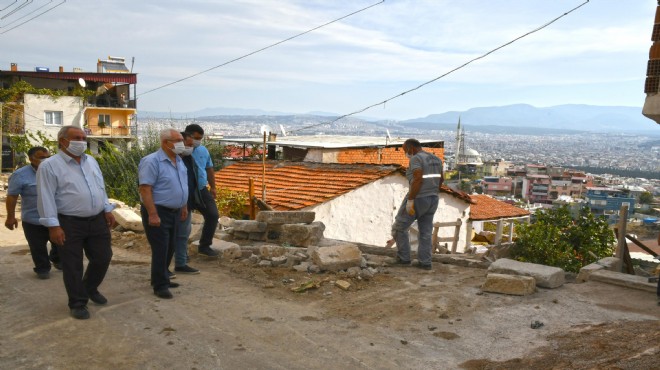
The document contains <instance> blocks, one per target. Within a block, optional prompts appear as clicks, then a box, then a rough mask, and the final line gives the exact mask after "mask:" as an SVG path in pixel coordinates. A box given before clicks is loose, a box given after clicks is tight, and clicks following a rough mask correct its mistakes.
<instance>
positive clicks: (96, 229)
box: [37, 126, 115, 319]
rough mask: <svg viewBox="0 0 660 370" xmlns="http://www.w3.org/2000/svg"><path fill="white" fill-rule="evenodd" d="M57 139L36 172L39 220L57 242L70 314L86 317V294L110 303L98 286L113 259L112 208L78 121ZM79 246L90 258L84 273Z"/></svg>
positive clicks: (99, 302)
mask: <svg viewBox="0 0 660 370" xmlns="http://www.w3.org/2000/svg"><path fill="white" fill-rule="evenodd" d="M57 141H58V145H59V148H60V150H59V152H58V153H57V154H56V155H54V156H52V157H50V158H48V159H46V160H45V161H43V162H42V163H41V165H39V170H38V171H37V204H38V208H39V216H40V217H41V218H40V219H39V222H40V223H41V224H42V225H44V226H46V227H47V228H48V234H49V237H50V240H51V242H53V243H55V244H57V245H58V246H60V248H59V253H60V260H61V265H62V272H63V275H64V286H65V287H66V292H67V294H68V296H69V308H70V309H71V315H72V316H73V317H74V318H76V319H88V318H89V311H88V310H87V301H88V299H91V300H92V302H94V303H96V304H106V303H107V302H108V300H107V299H106V298H105V297H104V296H103V295H102V294H101V293H99V291H98V287H99V285H101V283H102V282H103V279H104V278H105V273H106V272H107V271H108V266H109V265H110V259H111V258H112V249H111V245H110V229H111V228H112V227H114V226H115V218H114V216H113V215H112V209H113V208H114V207H113V205H111V204H110V203H109V202H108V196H107V194H106V192H105V183H104V181H103V174H102V173H101V169H100V168H99V165H98V163H97V162H96V160H95V159H94V158H93V157H92V156H89V155H86V154H85V153H84V152H85V149H87V136H86V135H85V132H84V131H83V130H82V129H81V128H79V127H76V126H64V127H62V128H61V129H60V131H59V133H58V134H57ZM83 251H84V253H85V255H86V256H87V259H88V260H89V263H88V265H87V270H85V271H84V274H83Z"/></svg>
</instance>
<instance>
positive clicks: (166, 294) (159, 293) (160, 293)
mask: <svg viewBox="0 0 660 370" xmlns="http://www.w3.org/2000/svg"><path fill="white" fill-rule="evenodd" d="M154 294H155V295H156V297H158V298H162V299H172V298H174V296H173V295H172V293H171V292H170V290H169V289H167V288H163V289H159V290H154Z"/></svg>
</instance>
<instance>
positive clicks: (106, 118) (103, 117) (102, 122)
mask: <svg viewBox="0 0 660 370" xmlns="http://www.w3.org/2000/svg"><path fill="white" fill-rule="evenodd" d="M99 126H100V127H105V126H110V115H109V114H99Z"/></svg>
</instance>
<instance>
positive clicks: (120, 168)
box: [96, 131, 160, 206]
mask: <svg viewBox="0 0 660 370" xmlns="http://www.w3.org/2000/svg"><path fill="white" fill-rule="evenodd" d="M158 149H160V139H159V136H158V133H157V132H155V131H148V132H147V133H146V135H144V136H143V139H142V142H141V143H140V144H139V145H138V144H135V143H133V145H131V146H130V147H129V146H128V145H126V144H125V143H124V144H121V145H120V146H119V147H116V146H114V145H106V146H105V147H103V149H100V150H99V155H98V156H97V157H96V160H97V162H98V163H99V167H101V172H103V179H104V180H105V190H106V192H107V194H108V197H109V198H113V199H117V200H120V201H122V202H124V203H126V204H128V205H130V206H133V205H135V204H137V203H139V202H140V193H139V191H138V165H139V164H140V159H142V157H144V156H146V155H147V154H150V153H153V152H155V151H157V150H158Z"/></svg>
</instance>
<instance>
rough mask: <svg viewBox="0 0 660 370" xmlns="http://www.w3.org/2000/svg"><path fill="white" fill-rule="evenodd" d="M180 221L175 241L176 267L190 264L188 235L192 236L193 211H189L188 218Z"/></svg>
mask: <svg viewBox="0 0 660 370" xmlns="http://www.w3.org/2000/svg"><path fill="white" fill-rule="evenodd" d="M180 222H181V223H180V224H179V229H178V230H177V231H176V240H175V241H174V243H175V247H174V266H176V267H183V266H185V265H187V264H188V237H190V229H191V226H190V223H191V222H192V211H190V212H188V218H186V219H185V220H184V221H180Z"/></svg>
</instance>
